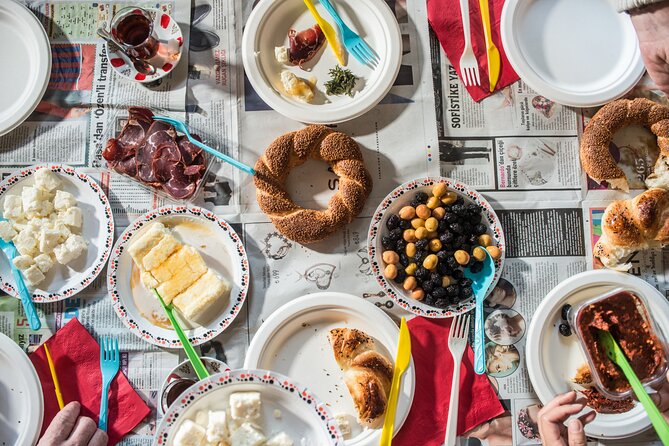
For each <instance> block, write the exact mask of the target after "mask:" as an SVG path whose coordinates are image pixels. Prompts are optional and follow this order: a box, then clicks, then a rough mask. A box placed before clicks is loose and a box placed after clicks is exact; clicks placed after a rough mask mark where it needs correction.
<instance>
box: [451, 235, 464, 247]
mask: <svg viewBox="0 0 669 446" xmlns="http://www.w3.org/2000/svg"><path fill="white" fill-rule="evenodd" d="M465 243H467V237H465V236H464V235H458V236H457V237H455V241H454V242H453V245H454V246H455V248H457V249H460V247H461V246H462V245H464V244H465Z"/></svg>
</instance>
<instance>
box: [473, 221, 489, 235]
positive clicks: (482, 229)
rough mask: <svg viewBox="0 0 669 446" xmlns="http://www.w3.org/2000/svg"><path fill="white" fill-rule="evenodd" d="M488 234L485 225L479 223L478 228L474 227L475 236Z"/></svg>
mask: <svg viewBox="0 0 669 446" xmlns="http://www.w3.org/2000/svg"><path fill="white" fill-rule="evenodd" d="M486 232H488V227H487V226H486V225H484V224H483V223H479V224H477V225H476V226H474V234H476V235H481V234H485V233H486Z"/></svg>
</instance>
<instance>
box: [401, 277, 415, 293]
mask: <svg viewBox="0 0 669 446" xmlns="http://www.w3.org/2000/svg"><path fill="white" fill-rule="evenodd" d="M417 285H418V282H417V281H416V278H415V277H414V276H409V277H407V278H406V279H404V283H403V284H402V288H404V289H405V290H407V291H411V290H413V289H414V288H416V286H417Z"/></svg>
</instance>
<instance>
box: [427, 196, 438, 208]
mask: <svg viewBox="0 0 669 446" xmlns="http://www.w3.org/2000/svg"><path fill="white" fill-rule="evenodd" d="M440 204H441V202H440V201H439V199H438V198H437V197H430V198H428V199H427V207H428V208H429V209H437V208H438V207H439V205H440Z"/></svg>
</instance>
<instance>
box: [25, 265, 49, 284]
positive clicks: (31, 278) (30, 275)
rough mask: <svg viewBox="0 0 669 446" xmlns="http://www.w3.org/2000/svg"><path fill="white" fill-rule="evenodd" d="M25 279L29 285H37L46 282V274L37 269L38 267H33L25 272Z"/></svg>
mask: <svg viewBox="0 0 669 446" xmlns="http://www.w3.org/2000/svg"><path fill="white" fill-rule="evenodd" d="M23 278H24V279H25V281H26V282H28V284H29V285H37V284H38V283H40V282H41V281H42V280H44V274H42V271H40V269H39V268H38V267H37V265H32V266H31V267H30V268H28V269H27V270H25V271H23Z"/></svg>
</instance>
